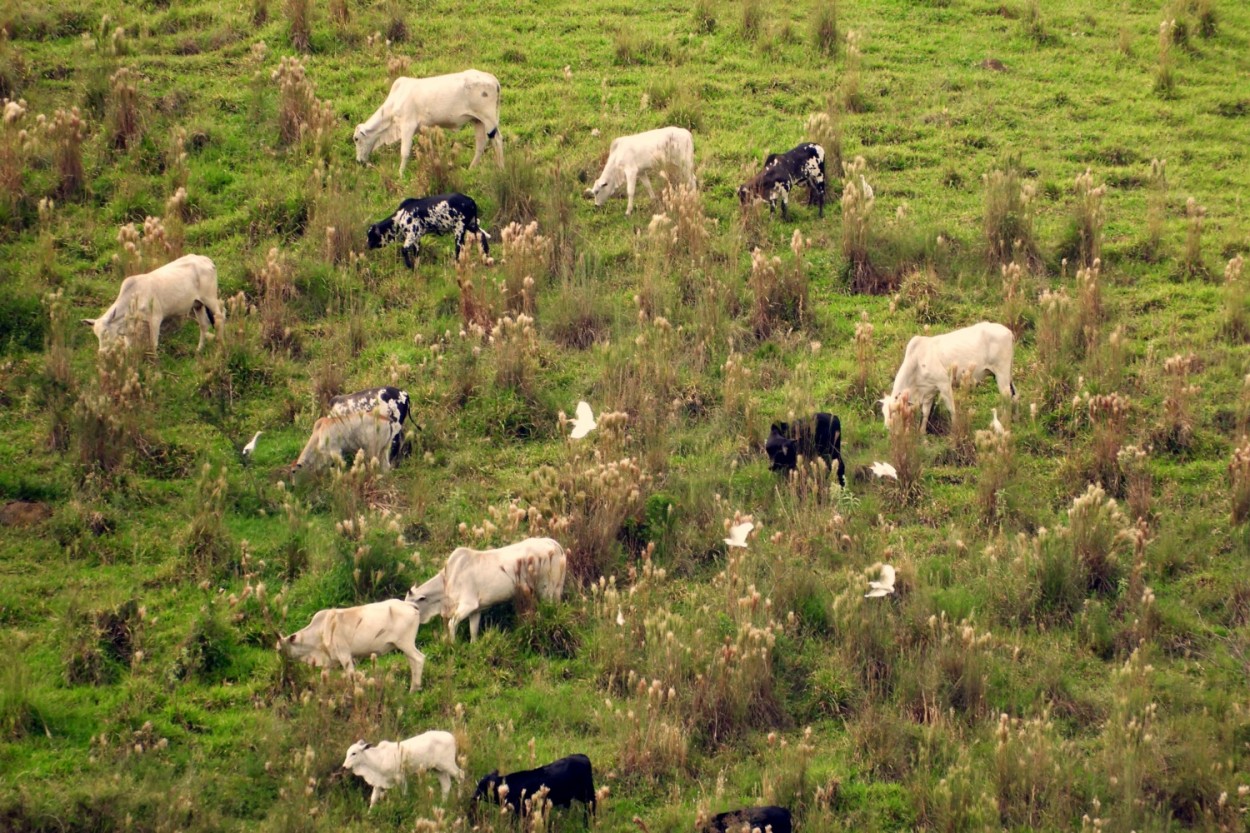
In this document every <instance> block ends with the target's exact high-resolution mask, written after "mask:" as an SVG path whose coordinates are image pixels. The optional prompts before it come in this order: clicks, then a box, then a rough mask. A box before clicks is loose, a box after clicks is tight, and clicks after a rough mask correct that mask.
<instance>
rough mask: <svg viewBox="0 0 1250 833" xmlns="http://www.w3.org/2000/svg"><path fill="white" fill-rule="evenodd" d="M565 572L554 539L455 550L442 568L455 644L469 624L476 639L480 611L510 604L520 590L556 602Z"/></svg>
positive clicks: (445, 609) (445, 606) (445, 607)
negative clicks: (458, 629)
mask: <svg viewBox="0 0 1250 833" xmlns="http://www.w3.org/2000/svg"><path fill="white" fill-rule="evenodd" d="M565 567H566V559H565V555H564V548H563V547H561V546H560V545H559V544H558V543H557V542H556V541H554V540H552V539H551V538H526V539H525V540H524V541H519V542H517V543H515V544H509V545H508V546H506V547H499V548H498V549H493V550H474V549H469V548H468V547H457V548H456V549H455V551H453V552H452V554H451V555H450V556H448V558H447V564H446V566H444V567H443V576H444V592H445V595H444V597H443V616H444V617H446V619H447V627H448V629H449V630H450V632H451V641H452V642H455V641H456V627H457V626H458V625H459V624H460V623H461V622H463V621H464V620H465V619H468V620H469V638H470V640H476V639H477V632H478V625H479V623H480V621H481V618H482V611H483V610H484V609H486V608H488V607H490V606H492V605H497V604H502V603H503V602H507V601H511V600H512V599H513V598H514V597H515V596H516V594H517V589H518V586H519V585H525V587H526V588H527V589H528V590H529V591H531V592H533V593H535V594H536V595H537V596H538V598H540V599H542V600H543V601H548V602H550V601H557V600H558V599H559V598H560V596H561V595H562V594H563V593H564V572H565ZM418 604H420V603H419V602H418Z"/></svg>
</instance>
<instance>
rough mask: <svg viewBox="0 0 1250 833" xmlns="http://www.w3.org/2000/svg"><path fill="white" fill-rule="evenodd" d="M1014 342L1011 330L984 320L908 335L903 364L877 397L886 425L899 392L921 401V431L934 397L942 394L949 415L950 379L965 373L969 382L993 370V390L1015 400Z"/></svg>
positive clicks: (951, 404) (951, 400)
mask: <svg viewBox="0 0 1250 833" xmlns="http://www.w3.org/2000/svg"><path fill="white" fill-rule="evenodd" d="M1013 341H1014V336H1012V334H1011V330H1009V329H1007V328H1006V327H1004V326H1003V325H1002V324H991V323H990V322H988V321H982V322H980V323H978V324H973V325H972V326H971V327H964V328H962V329H959V330H954V331H953V332H949V333H943V334H942V335H936V336H913V337H912V339H911V341H909V342H907V351H906V352H905V353H904V354H903V363H902V364H901V365H899V368H898V373H897V374H895V376H894V390H893V391H891V392H890V393H888V394H886V395H885V396H883V397H882V398H881V400H880V402H881V415H882V418H883V419H884V420H885V427H886V428H889V427H890V422H891V419H892V417H893V412H894V409H895V406H896V404H897V403H898V401H899V399H901V398H902V397H903V396H907V397H908V400H909V401H910V402H913V403H915V402H919V403H920V411H921V413H922V414H924V417H923V422H922V427H921V430H922V431H923V430H924V429H925V428H927V427H928V425H929V411H930V410H931V409H932V408H933V400H934V398H935V397H937V396H941V397H942V404H944V405H945V406H946V410H948V411H949V412H950V413H951V416H954V414H955V398H954V396H953V394H952V392H951V378H952V376H954V377H956V378H957V377H959V376H961V375H962V374H965V373H968V374H970V375H971V377H972V381H973V382H980V381H981V380H982V379H984V378H985V374H987V373H992V374H994V381H995V382H997V383H998V392H999V393H1001V394H1002V395H1003V396H1011V397H1012V398H1014V397H1015V395H1016V388H1015V385H1013V384H1012V383H1011V358H1012V345H1013Z"/></svg>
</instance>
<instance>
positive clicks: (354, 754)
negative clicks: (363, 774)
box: [343, 740, 373, 771]
mask: <svg viewBox="0 0 1250 833" xmlns="http://www.w3.org/2000/svg"><path fill="white" fill-rule="evenodd" d="M372 746H373V744H371V743H367V742H366V741H363V740H358V741H356V742H355V743H353V744H352V745H351V746H349V747H347V757H345V758H344V759H343V769H350V770H353V771H354V770H355V769H356V764H358V763H360V761H361V760H362V756H363V755H364V753H365V750H366V749H369V748H371V747H372Z"/></svg>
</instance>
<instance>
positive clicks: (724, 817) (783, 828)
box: [704, 806, 791, 833]
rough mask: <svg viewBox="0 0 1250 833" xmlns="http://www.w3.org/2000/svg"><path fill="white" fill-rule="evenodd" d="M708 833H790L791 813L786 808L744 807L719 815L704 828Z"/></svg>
mask: <svg viewBox="0 0 1250 833" xmlns="http://www.w3.org/2000/svg"><path fill="white" fill-rule="evenodd" d="M704 830H705V831H707V833H739V831H741V830H747V831H756V830H758V831H760V833H768V831H770V830H771V831H772V833H790V831H791V826H790V811H789V810H787V809H786V808H785V807H776V806H767V807H743V808H742V809H741V810H730V811H729V812H728V813H717V814H716V815H714V816H712V819H711V821H709V822H708V823H707V827H705V828H704Z"/></svg>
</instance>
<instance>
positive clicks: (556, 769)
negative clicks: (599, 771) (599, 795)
mask: <svg viewBox="0 0 1250 833" xmlns="http://www.w3.org/2000/svg"><path fill="white" fill-rule="evenodd" d="M544 787H545V788H546V789H547V791H548V792H547V800H548V801H550V802H551V805H552V806H553V807H570V806H572V804H573V802H574V801H580V802H582V804H583V805H585V807H586V818H587V820H589V818H590V816H591V815H592V814H594V812H595V779H594V774H593V772H592V770H591V767H590V758H587V757H586V756H585V755H569V756H568V757H567V758H561V759H560V760H558V761H552V762H551V763H549V764H546V765H545V766H540V767H538V768H537V769H526V770H522V771H521V772H513V773H510V774H508V775H500V774H499V770H495V771H493V772H491V773H490V774H489V775H487V776H485V777H484V778H482V780H481V781H478V782H477V791H476V792H474V793H473V804H472V807H473V808H474V810H475V811H476V808H477V807H478V805H479V802H481V801H482V800H483V799H485V800H487V801H490V802H492V803H495V804H498V803H499V802H500V801H501V800H502V801H504V802H506V803H507V804H508V806H509V807H511V808H512V811H513V813H515V814H516V816H518V817H523V816H526V815H528V814H529V811H530V808H529V807H528V806H527V805H526V802H527V801H529V800H530V799H532V798H533V797H534V795H535V794H536V793H537V792H538V791H539V790H541V789H543V788H544ZM501 793H502V794H501Z"/></svg>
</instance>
